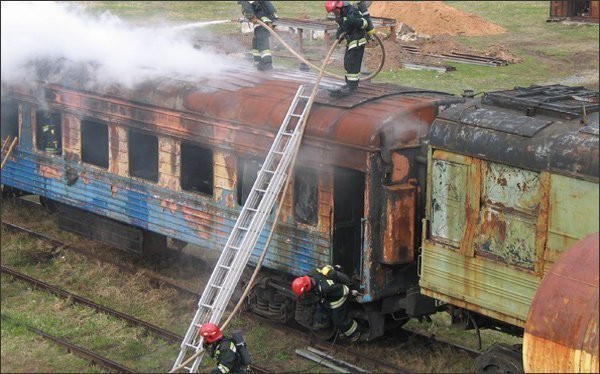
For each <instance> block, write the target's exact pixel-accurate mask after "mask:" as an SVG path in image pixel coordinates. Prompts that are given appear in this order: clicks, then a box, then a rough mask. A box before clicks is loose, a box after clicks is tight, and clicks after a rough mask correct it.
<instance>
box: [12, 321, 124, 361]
mask: <svg viewBox="0 0 600 374" xmlns="http://www.w3.org/2000/svg"><path fill="white" fill-rule="evenodd" d="M1 318H2V320H5V321H10V322H11V323H14V324H17V325H19V326H23V327H25V328H27V330H29V331H31V332H34V333H36V334H38V335H40V336H41V337H43V338H44V339H46V340H49V341H51V342H52V343H54V344H56V345H58V346H60V347H64V348H66V349H67V351H68V352H70V353H72V354H74V355H75V356H77V357H79V358H82V359H84V360H86V361H88V362H90V363H91V364H93V365H98V366H101V367H103V368H106V369H108V370H116V371H117V372H119V373H135V371H134V370H132V369H130V368H128V367H127V366H124V365H121V364H119V363H117V362H114V361H112V360H111V359H109V358H106V357H104V356H102V355H100V354H98V353H96V352H92V351H90V350H88V349H85V348H83V347H80V346H78V345H75V344H73V343H70V342H68V341H66V340H64V339H61V338H58V337H56V336H54V335H51V334H48V333H47V332H44V331H42V330H40V329H37V328H35V327H33V326H30V325H27V324H25V323H23V322H20V321H17V320H15V319H13V318H10V317H8V316H5V315H4V314H2V315H1Z"/></svg>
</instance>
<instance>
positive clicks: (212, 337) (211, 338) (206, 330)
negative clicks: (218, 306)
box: [200, 323, 223, 343]
mask: <svg viewBox="0 0 600 374" xmlns="http://www.w3.org/2000/svg"><path fill="white" fill-rule="evenodd" d="M200 335H201V336H202V337H203V338H204V341H205V342H207V343H212V342H216V341H217V340H220V339H222V338H223V333H222V332H221V330H219V327H218V326H217V325H215V324H214V323H205V324H204V325H202V326H201V327H200Z"/></svg>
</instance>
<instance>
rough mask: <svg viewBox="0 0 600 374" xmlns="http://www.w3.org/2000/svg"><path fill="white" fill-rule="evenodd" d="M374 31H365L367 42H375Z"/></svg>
mask: <svg viewBox="0 0 600 374" xmlns="http://www.w3.org/2000/svg"><path fill="white" fill-rule="evenodd" d="M373 35H375V29H372V30H369V31H367V39H369V40H375V36H373Z"/></svg>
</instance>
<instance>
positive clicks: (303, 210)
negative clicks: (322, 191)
mask: <svg viewBox="0 0 600 374" xmlns="http://www.w3.org/2000/svg"><path fill="white" fill-rule="evenodd" d="M318 182H319V178H318V176H317V173H315V172H314V171H312V170H308V169H303V168H299V169H296V173H295V176H294V218H295V219H296V221H297V222H301V223H305V224H308V225H311V226H316V225H317V223H318V218H319V216H318V210H319V209H318V208H319V205H318V204H319V190H318Z"/></svg>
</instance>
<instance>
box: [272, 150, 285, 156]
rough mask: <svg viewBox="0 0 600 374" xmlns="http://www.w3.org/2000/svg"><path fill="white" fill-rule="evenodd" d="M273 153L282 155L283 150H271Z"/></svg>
mask: <svg viewBox="0 0 600 374" xmlns="http://www.w3.org/2000/svg"><path fill="white" fill-rule="evenodd" d="M273 153H276V154H278V155H283V154H284V152H281V151H273Z"/></svg>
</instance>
